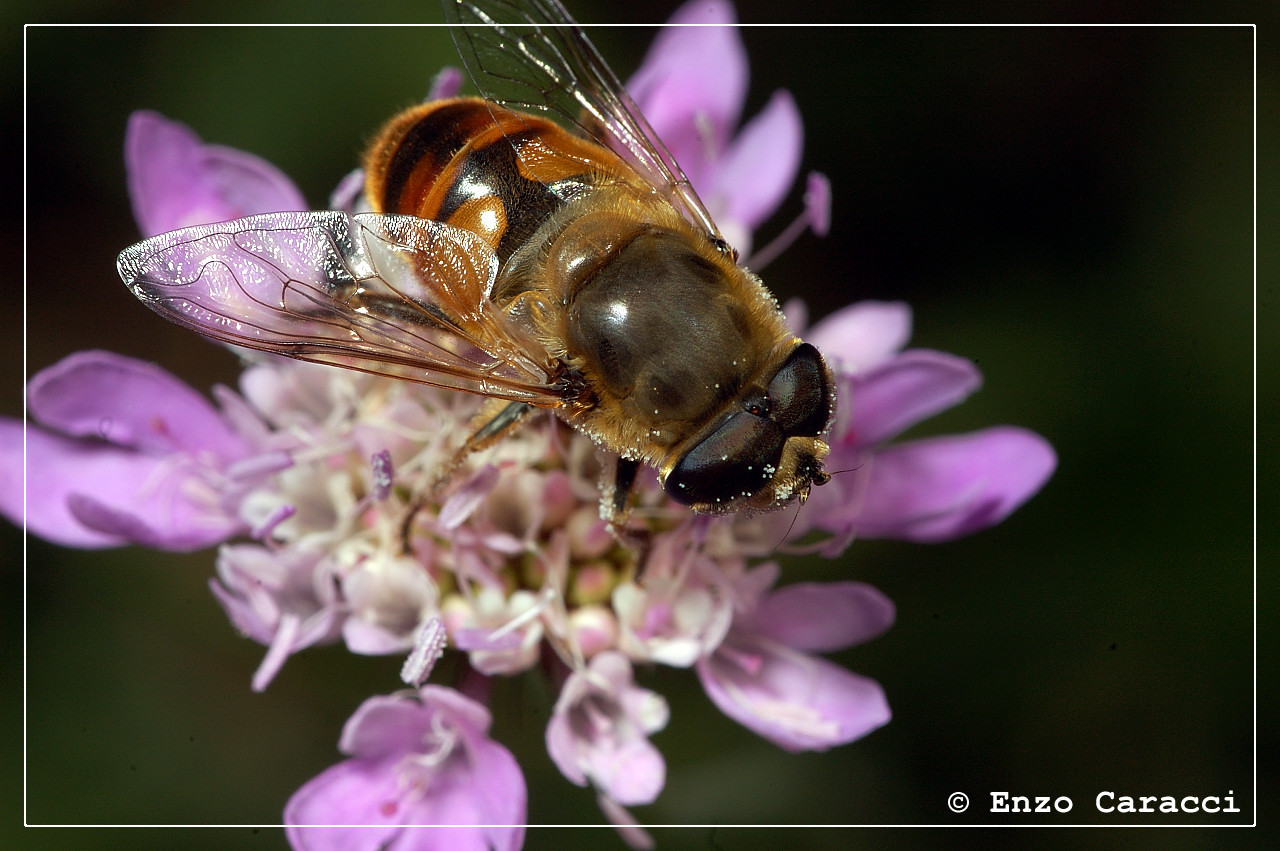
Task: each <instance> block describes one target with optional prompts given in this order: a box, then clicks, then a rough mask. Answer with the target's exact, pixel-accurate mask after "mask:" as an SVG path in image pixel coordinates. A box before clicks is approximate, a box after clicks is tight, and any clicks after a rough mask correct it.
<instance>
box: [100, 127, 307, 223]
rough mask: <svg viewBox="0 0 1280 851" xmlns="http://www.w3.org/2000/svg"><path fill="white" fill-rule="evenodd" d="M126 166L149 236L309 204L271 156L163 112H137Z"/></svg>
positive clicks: (139, 215)
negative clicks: (203, 133) (209, 140)
mask: <svg viewBox="0 0 1280 851" xmlns="http://www.w3.org/2000/svg"><path fill="white" fill-rule="evenodd" d="M125 168H126V171H127V172H128V178H129V197H130V198H131V200H132V201H133V212H134V217H135V218H136V219H137V220H138V227H139V229H140V230H141V231H142V233H143V235H144V236H155V235H156V234H159V233H164V232H166V231H171V230H175V229H177V228H180V227H186V226H188V225H197V224H207V223H211V222H222V221H227V220H229V219H237V218H241V217H242V216H248V215H252V214H254V213H270V212H278V211H286V210H305V209H307V205H306V201H305V199H303V197H302V194H301V193H300V192H299V191H298V189H297V187H295V186H294V185H293V183H292V182H291V181H290V180H289V178H287V177H286V176H285V175H284V174H283V173H282V172H281V171H280V170H279V169H277V168H276V167H275V166H273V165H271V164H270V163H268V162H267V161H266V160H263V159H260V158H259V157H255V156H253V155H252V154H247V153H244V152H242V151H237V150H234V149H231V148H224V147H220V146H216V145H205V144H203V143H202V142H201V141H200V137H199V136H197V135H196V134H195V133H193V132H192V131H191V129H190V128H189V127H187V126H186V125H184V124H181V123H179V122H176V121H170V120H169V119H167V118H165V117H164V116H162V115H159V114H158V113H155V112H147V111H141V112H135V113H134V114H133V115H131V116H130V117H129V126H128V129H127V130H126V131H125Z"/></svg>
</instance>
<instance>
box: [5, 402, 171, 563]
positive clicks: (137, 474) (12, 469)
mask: <svg viewBox="0 0 1280 851" xmlns="http://www.w3.org/2000/svg"><path fill="white" fill-rule="evenodd" d="M22 431H23V428H22V423H21V422H19V421H18V420H10V419H0V512H2V513H3V514H4V516H5V517H8V518H9V520H11V521H12V522H13V523H14V524H16V525H19V526H20V525H22V523H23V520H24V512H23V496H24V494H23V488H22V466H23V451H22V449H23V447H22ZM27 452H28V453H29V459H30V460H29V476H28V478H27V489H26V494H25V496H26V512H25V520H26V524H27V529H28V531H30V532H31V533H32V534H33V535H38V536H40V537H41V538H44V539H45V540H47V541H53V542H54V543H55V544H61V545H63V546H64V547H81V548H85V549H93V548H98V547H118V546H121V545H123V544H126V543H128V542H127V541H125V540H123V539H122V538H120V537H118V536H116V535H107V534H103V533H102V532H97V531H94V530H92V529H87V528H85V527H84V526H83V525H82V524H81V523H80V521H79V520H76V519H75V517H73V516H72V514H71V511H70V509H68V508H67V489H68V488H69V487H71V486H72V485H73V484H76V483H78V482H79V481H80V480H82V479H87V480H88V481H89V482H91V483H92V482H95V481H102V482H103V484H104V486H105V487H106V488H109V489H118V488H119V484H118V482H119V481H120V480H121V479H128V478H139V479H145V478H146V476H147V474H148V473H150V472H151V471H152V470H153V469H154V468H155V464H156V462H155V460H154V459H148V458H139V457H138V456H136V455H134V454H133V453H129V452H123V451H120V450H116V449H111V448H108V447H104V446H101V445H88V444H84V443H81V442H80V441H75V440H69V439H67V438H64V437H59V436H57V435H51V434H49V433H47V432H44V431H41V430H40V429H38V428H31V429H28V430H27ZM91 468H97V469H100V470H103V471H104V475H102V476H100V477H94V476H88V475H86V473H87V472H88V470H89V469H91Z"/></svg>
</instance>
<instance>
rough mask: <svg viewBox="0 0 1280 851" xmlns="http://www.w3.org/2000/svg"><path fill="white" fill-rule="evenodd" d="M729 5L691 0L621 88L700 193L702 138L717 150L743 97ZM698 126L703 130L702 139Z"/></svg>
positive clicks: (740, 57) (741, 51)
mask: <svg viewBox="0 0 1280 851" xmlns="http://www.w3.org/2000/svg"><path fill="white" fill-rule="evenodd" d="M735 21H736V16H735V14H734V10H733V5H732V4H731V3H728V2H724V0H693V2H691V3H686V4H685V5H684V6H682V7H681V8H680V9H679V10H677V12H676V13H675V15H673V16H672V18H671V21H670V23H671V24H690V23H700V24H708V25H718V26H669V27H666V28H664V29H663V30H661V31H660V32H659V33H658V36H657V38H655V39H654V40H653V44H652V45H651V46H650V47H649V52H648V54H647V55H646V57H645V60H644V62H643V63H642V64H641V65H640V68H639V70H637V71H636V73H635V75H634V76H633V77H632V78H631V79H630V80H629V81H628V82H627V91H628V92H629V93H630V94H631V97H632V98H633V99H634V100H635V102H636V104H637V105H638V106H639V107H640V111H641V112H642V113H644V116H645V118H646V119H648V121H649V125H650V126H651V127H652V128H653V130H654V132H656V133H657V134H658V138H660V139H661V140H662V141H663V143H664V144H665V145H666V146H667V149H668V150H670V151H671V154H672V156H674V157H675V158H676V161H677V162H679V163H680V165H681V167H682V168H683V169H684V171H685V174H686V175H688V177H689V179H690V180H691V181H692V182H693V186H694V189H695V190H697V191H698V192H703V191H705V190H706V188H707V187H706V185H705V183H704V179H705V178H706V177H707V173H706V165H707V163H708V150H707V142H708V141H710V142H711V144H712V145H713V146H714V147H715V148H716V149H717V150H719V149H721V148H723V147H724V145H725V144H726V143H727V142H728V140H729V137H730V134H731V133H732V132H733V128H734V127H735V126H737V123H738V116H739V115H740V114H741V112H742V103H743V101H744V100H745V99H746V96H747V52H746V48H745V47H743V44H742V40H741V39H740V38H739V37H738V31H737V29H736V28H735V27H733V26H732V24H733V23H734V22H735ZM700 125H703V126H704V127H705V128H706V129H709V130H710V131H711V134H712V138H711V140H707V139H705V138H703V135H702V130H700Z"/></svg>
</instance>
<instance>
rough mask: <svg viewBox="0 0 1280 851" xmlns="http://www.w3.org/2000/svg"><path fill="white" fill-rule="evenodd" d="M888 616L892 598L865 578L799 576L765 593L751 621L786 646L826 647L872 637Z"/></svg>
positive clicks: (839, 647) (890, 622)
mask: <svg viewBox="0 0 1280 851" xmlns="http://www.w3.org/2000/svg"><path fill="white" fill-rule="evenodd" d="M893 619H894V606H893V601H892V600H890V599H889V598H888V597H886V596H885V595H884V594H881V593H880V592H879V591H877V590H876V589H875V588H872V587H871V586H870V585H867V584H865V583H862V582H800V583H796V584H794V585H786V586H783V587H782V588H779V589H778V590H777V591H775V592H773V593H772V594H770V595H769V596H768V597H767V598H766V599H765V600H764V602H763V603H761V605H760V607H759V608H758V609H757V610H756V612H755V614H754V615H752V618H751V623H752V625H753V627H754V628H755V629H756V630H757V631H758V632H759V634H761V635H766V636H768V637H770V638H773V639H775V640H777V641H781V642H782V643H783V644H785V645H787V646H788V647H793V648H795V649H796V650H808V651H811V652H815V653H827V652H830V651H833V650H843V649H844V648H846V647H851V646H853V645H855V644H861V643H862V642H864V641H869V640H870V639H872V638H875V637H876V636H877V635H880V634H881V633H883V632H884V631H885V630H887V629H888V628H889V627H890V626H892V625H893Z"/></svg>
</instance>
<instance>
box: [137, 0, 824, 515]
mask: <svg viewBox="0 0 1280 851" xmlns="http://www.w3.org/2000/svg"><path fill="white" fill-rule="evenodd" d="M444 5H445V10H446V16H447V18H448V19H449V21H450V23H452V24H454V26H453V28H452V33H453V38H454V41H455V43H456V45H457V47H458V49H459V52H460V54H461V56H462V60H463V63H464V65H465V66H466V69H467V71H468V72H469V74H470V76H471V79H472V80H473V81H474V83H475V85H476V86H477V87H478V88H479V90H480V92H481V93H482V95H483V97H481V98H451V99H446V100H438V101H433V102H429V103H425V104H422V105H419V106H416V107H413V108H411V109H409V110H407V111H405V112H403V113H401V114H399V115H397V116H396V117H394V118H393V119H391V121H390V122H389V123H388V124H387V125H386V127H385V128H384V129H383V130H382V131H381V132H380V133H379V135H378V136H377V138H376V140H375V141H374V142H373V144H372V146H371V147H370V149H369V152H368V154H367V155H366V159H365V163H364V166H365V173H366V186H365V194H366V197H367V203H368V204H369V206H370V207H371V208H372V210H373V212H371V213H361V214H357V215H348V214H347V213H344V212H335V211H328V212H306V213H273V214H267V215H257V216H251V217H249V218H244V219H239V220H237V221H231V222H224V223H221V224H212V225H204V226H198V227H191V228H184V229H182V230H178V231H174V232H172V233H166V234H161V235H160V236H156V237H153V238H151V239H148V240H145V241H143V242H140V243H138V244H136V245H134V246H132V247H130V248H128V249H126V250H125V251H124V252H123V253H122V254H121V255H120V258H119V262H118V268H119V272H120V275H121V277H122V278H123V279H124V281H125V282H126V284H128V286H129V287H130V289H131V290H132V291H133V293H134V294H135V295H136V296H137V297H138V298H139V299H141V300H142V301H143V302H144V303H145V304H146V305H147V306H148V307H150V308H151V309H152V310H154V311H156V312H157V313H159V314H161V315H162V316H164V317H166V318H167V319H170V320H172V321H174V322H177V323H178V324H180V325H183V326H186V327H188V328H191V329H193V330H195V331H198V332H199V333H201V334H204V335H206V336H208V337H212V338H214V339H216V340H220V341H223V342H226V343H232V344H235V345H239V346H247V347H249V348H251V349H259V350H263V351H267V352H274V353H277V354H282V355H287V356H289V357H294V358H300V359H302V360H307V361H315V362H317V363H323V364H332V365H337V366H342V367H347V368H350V369H356V370H362V371H365V372H370V373H374V374H378V375H385V376H392V377H395V378H401V379H407V380H409V381H416V382H421V383H424V384H429V385H434V386H437V387H443V388H449V389H455V390H463V391H467V392H471V393H477V394H480V395H482V396H485V397H488V399H489V401H488V402H487V403H486V404H485V405H484V406H483V407H482V409H481V412H480V414H479V415H478V416H477V418H476V420H475V421H474V422H473V427H472V432H471V434H470V435H469V436H468V437H467V438H466V440H465V442H464V443H463V445H462V447H461V449H460V450H459V452H458V454H457V456H456V458H457V459H458V462H457V463H458V464H460V463H461V459H462V458H464V457H465V456H466V455H467V454H468V453H469V452H472V451H474V450H476V449H479V448H482V447H484V446H488V445H490V444H492V443H493V442H494V441H496V440H497V439H499V438H500V437H502V436H503V435H505V434H506V433H508V432H509V431H510V430H511V429H514V428H516V427H517V426H518V425H519V424H520V423H521V422H522V421H523V420H524V419H525V418H526V417H527V415H528V414H529V412H530V411H531V410H533V409H535V408H547V409H551V410H552V411H554V412H555V413H556V414H557V415H558V416H559V417H560V418H561V419H562V420H564V421H565V422H566V423H568V424H569V425H570V426H572V427H573V428H576V429H578V430H580V431H582V432H583V433H585V434H586V435H588V436H589V437H590V438H591V439H592V440H593V441H595V443H596V444H597V445H598V446H600V447H603V448H604V449H606V450H608V452H609V453H611V454H612V455H614V456H616V459H617V460H616V464H615V467H614V470H613V473H612V482H611V483H609V482H606V484H605V485H604V487H603V488H602V490H603V493H602V497H601V513H602V515H603V516H604V517H605V518H606V519H609V520H610V522H611V523H612V524H613V525H614V528H615V529H617V528H618V524H619V523H620V522H622V520H623V518H625V516H626V510H627V500H628V495H629V493H630V491H631V488H632V486H633V483H634V480H635V476H636V473H637V470H638V467H639V465H640V464H648V465H651V466H653V467H655V468H656V469H657V471H658V476H659V479H660V481H661V483H662V486H663V488H664V489H665V491H666V493H667V494H669V495H670V497H671V498H672V499H673V500H675V501H676V502H678V503H681V504H684V505H686V506H689V507H690V508H691V509H692V510H694V511H695V512H699V513H706V514H721V513H726V512H732V511H738V510H743V509H747V510H757V511H758V510H769V509H773V508H777V507H779V506H781V505H783V504H785V503H787V502H789V501H791V500H792V499H796V498H798V499H799V500H801V501H803V500H804V499H805V498H806V497H807V496H808V493H809V489H810V486H811V485H814V484H819V485H820V484H823V483H825V482H826V481H827V479H828V474H827V473H825V472H824V471H823V467H822V462H823V458H824V457H825V456H826V455H827V451H828V447H827V445H826V443H824V442H823V440H822V439H821V437H822V435H823V433H824V432H825V430H826V428H827V427H828V425H829V422H830V420H831V418H832V415H833V411H834V401H835V400H834V390H833V381H832V377H831V372H830V370H829V369H828V367H827V365H826V364H825V362H824V361H823V359H822V356H821V355H820V354H819V353H818V351H817V350H816V349H815V348H814V347H813V346H812V345H809V344H807V343H804V342H803V341H801V340H800V339H798V338H797V337H796V336H795V335H793V334H792V333H791V332H790V331H789V330H788V328H787V326H786V324H785V322H784V320H783V317H782V314H781V312H780V311H779V309H778V306H777V302H776V301H775V300H774V298H773V296H772V295H771V294H770V293H769V291H768V290H767V289H765V287H764V285H763V284H762V283H761V281H760V279H759V278H758V277H756V275H754V274H753V273H751V272H750V271H748V270H747V269H745V268H742V267H740V266H738V265H737V262H736V260H737V256H736V252H734V251H733V249H732V248H730V247H729V245H728V244H727V243H726V242H725V240H724V238H723V237H722V236H721V235H720V232H719V231H718V230H717V228H716V225H715V222H714V221H712V219H711V216H710V215H709V214H708V212H707V210H706V209H705V208H704V207H703V205H702V203H701V202H700V201H699V200H698V197H697V195H696V194H695V193H694V191H693V189H692V187H691V186H690V184H689V182H688V180H687V179H686V178H685V176H684V174H683V173H682V172H681V170H680V167H679V165H678V164H677V163H676V162H675V161H674V160H673V159H672V157H671V155H670V154H669V153H668V152H667V150H666V148H665V147H664V146H663V144H662V142H661V141H660V140H659V139H658V138H657V137H656V135H655V134H654V133H653V131H652V130H651V129H650V128H649V125H648V123H647V122H646V121H645V119H644V116H643V115H641V114H640V111H639V109H638V108H637V107H636V106H635V104H634V103H633V102H632V100H631V98H630V97H629V96H628V95H627V93H626V91H625V90H624V89H623V88H622V86H621V85H620V84H619V82H618V79H617V77H616V76H615V75H614V73H613V72H612V71H611V70H610V69H609V67H608V66H607V65H606V64H605V62H604V60H603V59H602V58H601V57H600V55H599V54H598V53H597V52H596V50H595V48H594V47H593V46H592V45H591V43H590V42H589V41H588V40H587V37H586V35H585V33H583V31H582V30H581V29H580V28H579V27H578V26H577V25H576V24H575V23H574V21H573V20H572V19H571V18H570V17H569V14H568V12H567V11H566V10H565V9H564V8H563V7H562V6H561V5H560V3H559V2H557V0H522V1H521V2H508V0H445V3H444ZM454 466H455V467H456V466H457V464H455V465H454Z"/></svg>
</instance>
